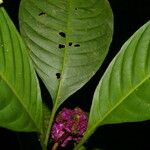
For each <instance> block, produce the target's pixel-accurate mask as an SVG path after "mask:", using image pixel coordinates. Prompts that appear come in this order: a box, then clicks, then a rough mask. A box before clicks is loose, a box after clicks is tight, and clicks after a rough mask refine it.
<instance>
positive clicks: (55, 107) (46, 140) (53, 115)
mask: <svg viewBox="0 0 150 150" xmlns="http://www.w3.org/2000/svg"><path fill="white" fill-rule="evenodd" d="M56 110H57V102H55V104H54V107H53V109H52V113H51V117H50V120H49V124H48V128H47V132H46V136H45V140H44V145H45V147H47V144H48V140H49V136H50V131H51V128H52V124H53V120H54V117H55V113H56Z"/></svg>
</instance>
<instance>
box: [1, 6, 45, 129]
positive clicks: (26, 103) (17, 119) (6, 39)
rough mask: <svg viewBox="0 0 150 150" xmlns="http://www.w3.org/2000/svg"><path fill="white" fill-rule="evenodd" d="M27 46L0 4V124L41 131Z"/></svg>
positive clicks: (35, 84)
mask: <svg viewBox="0 0 150 150" xmlns="http://www.w3.org/2000/svg"><path fill="white" fill-rule="evenodd" d="M26 51H27V50H26V47H25V45H24V43H23V42H22V40H21V38H20V36H19V34H18V32H17V30H16V28H15V27H14V25H13V23H12V22H11V20H10V19H9V17H8V15H7V13H6V12H5V10H4V9H3V8H2V7H0V126H1V127H5V128H8V129H11V130H15V131H41V121H42V103H41V97H40V90H39V86H38V82H37V79H36V75H35V72H34V70H33V67H32V66H31V64H30V62H29V59H28V57H29V56H28V55H27V52H26Z"/></svg>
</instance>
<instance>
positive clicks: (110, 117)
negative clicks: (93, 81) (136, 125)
mask: <svg viewBox="0 0 150 150" xmlns="http://www.w3.org/2000/svg"><path fill="white" fill-rule="evenodd" d="M149 119H150V22H148V23H146V24H145V25H144V26H143V27H141V28H140V29H139V30H138V31H137V32H136V33H135V34H134V35H133V36H132V37H131V38H130V39H129V40H128V41H127V42H126V43H125V44H124V46H123V47H122V48H121V51H120V52H119V53H118V55H117V56H116V57H115V58H114V59H113V61H112V62H111V63H110V65H109V67H108V69H107V70H106V72H105V74H104V76H103V77H102V79H101V81H100V83H99V85H98V87H97V89H96V91H95V94H94V98H93V102H92V107H91V111H90V117H89V125H88V130H87V132H86V134H85V137H84V139H83V141H82V142H81V143H83V142H84V141H85V140H86V139H87V138H88V137H89V136H90V135H91V134H92V133H93V132H94V131H95V129H96V128H97V127H98V126H100V125H104V124H113V123H122V122H137V121H144V120H149Z"/></svg>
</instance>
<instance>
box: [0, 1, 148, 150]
mask: <svg viewBox="0 0 150 150" xmlns="http://www.w3.org/2000/svg"><path fill="white" fill-rule="evenodd" d="M149 1H150V0H109V2H110V5H111V7H112V10H113V13H114V37H113V41H112V44H111V47H110V51H109V53H108V55H107V57H106V60H105V62H104V63H103V65H102V67H101V68H100V69H99V71H98V72H97V73H96V75H95V76H94V77H93V78H92V79H91V80H90V81H89V82H88V83H87V84H86V85H85V86H84V87H83V88H82V89H81V90H79V91H78V92H76V93H75V94H74V95H72V96H71V97H70V98H69V99H68V100H67V101H66V102H65V103H64V105H65V106H67V107H75V106H80V107H81V108H83V109H84V110H85V111H89V109H90V105H91V99H92V97H93V93H94V90H95V88H96V86H97V84H98V82H99V80H100V78H101V76H102V74H103V73H104V71H105V69H106V68H107V66H108V64H109V63H110V61H111V60H112V58H113V57H114V56H115V55H116V53H117V52H118V50H119V49H120V48H121V46H122V45H123V43H124V42H125V41H126V40H127V39H128V38H129V37H130V36H131V35H132V34H133V33H134V32H135V31H136V30H137V29H139V28H140V27H141V26H142V25H143V24H144V23H146V22H147V21H148V20H149V19H150V3H149ZM19 2H20V0H4V7H5V9H6V10H7V12H8V14H9V15H10V17H11V19H12V20H13V22H14V23H15V25H16V26H17V28H18V8H19ZM40 83H41V90H42V97H43V99H48V98H50V96H49V94H48V92H47V90H46V89H45V87H44V85H43V84H42V82H41V81H40ZM85 101H86V102H85ZM70 102H71V103H70ZM149 136H150V121H145V122H139V123H125V124H117V125H106V126H102V127H100V128H99V129H98V130H97V131H96V133H95V134H93V135H92V136H91V138H90V139H89V140H88V141H87V143H86V146H87V147H88V148H89V150H91V149H92V147H93V146H97V147H99V148H102V149H103V150H150V141H149ZM7 149H14V150H41V149H40V145H39V142H38V140H37V137H36V134H35V133H17V132H13V131H9V130H7V129H3V128H0V150H7Z"/></svg>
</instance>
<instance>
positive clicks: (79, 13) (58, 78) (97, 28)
mask: <svg viewBox="0 0 150 150" xmlns="http://www.w3.org/2000/svg"><path fill="white" fill-rule="evenodd" d="M112 22H113V21H112V12H111V8H110V6H109V4H108V2H107V1H106V0H55V1H54V0H42V1H41V0H22V2H21V5H20V27H21V32H22V35H23V37H24V39H25V41H26V43H27V46H28V47H29V49H30V56H31V58H32V60H33V62H34V64H35V68H36V70H37V72H38V74H39V75H40V77H41V78H42V80H43V81H44V83H45V85H46V86H47V88H48V90H49V92H50V93H51V96H52V99H53V103H55V106H56V107H59V105H60V104H61V103H62V102H63V101H64V100H66V99H67V98H68V97H69V96H70V95H71V94H72V93H74V92H75V91H77V90H78V89H79V88H81V87H82V86H83V85H84V84H85V83H86V82H87V81H88V80H89V79H90V78H91V77H92V76H93V75H94V74H95V72H96V71H97V70H98V68H99V67H100V65H101V64H102V62H103V60H104V58H105V56H106V54H107V51H108V47H109V45H110V42H111V38H112Z"/></svg>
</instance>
